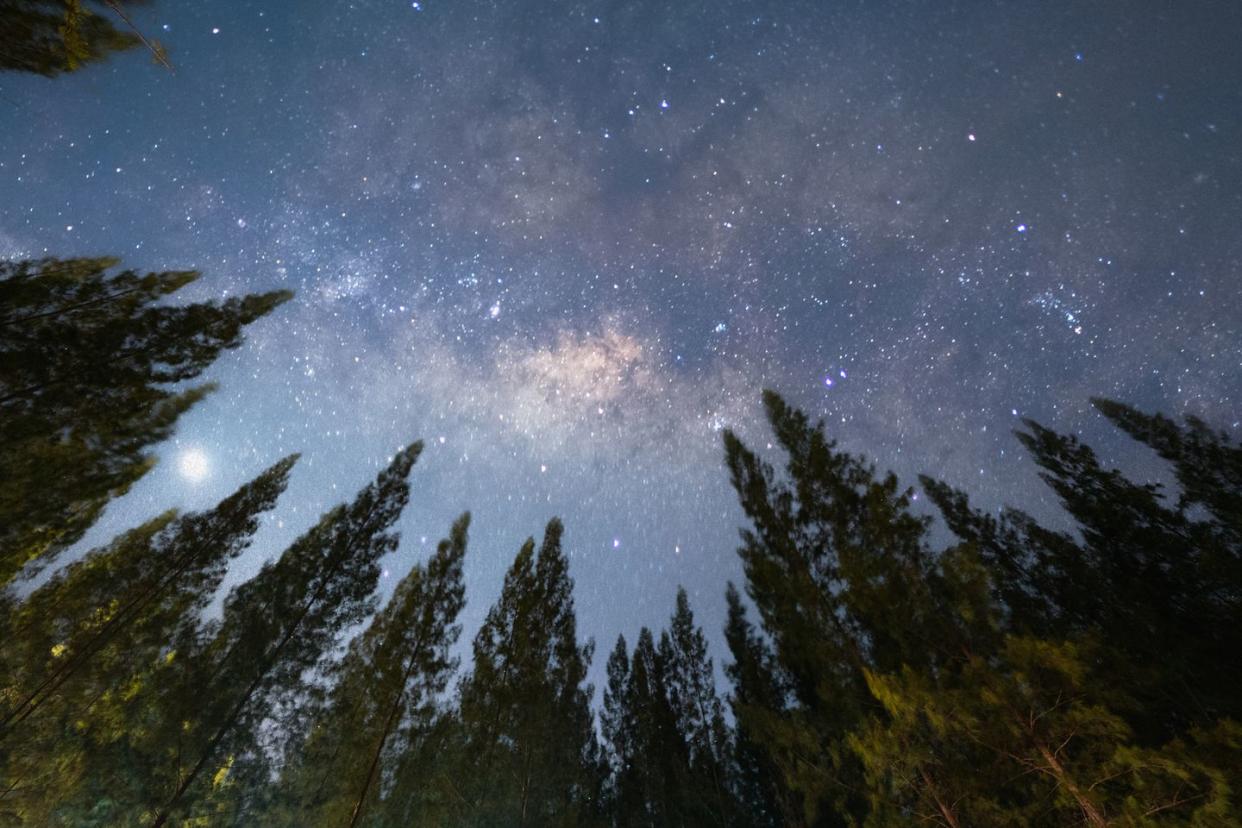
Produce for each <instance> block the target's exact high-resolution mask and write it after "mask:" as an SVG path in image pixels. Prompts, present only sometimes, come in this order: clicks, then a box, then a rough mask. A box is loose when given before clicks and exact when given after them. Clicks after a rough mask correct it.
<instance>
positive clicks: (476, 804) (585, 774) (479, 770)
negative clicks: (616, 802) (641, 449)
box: [457, 520, 599, 825]
mask: <svg viewBox="0 0 1242 828" xmlns="http://www.w3.org/2000/svg"><path fill="white" fill-rule="evenodd" d="M561 533H562V527H561V523H560V521H559V520H552V521H551V522H549V523H548V526H547V529H546V531H545V533H544V540H543V545H542V546H541V547H540V550H539V554H538V556H537V557H536V555H535V544H534V540H533V539H531V540H528V541H527V542H526V543H525V544H524V545H523V546H522V549H521V551H519V552H518V555H517V558H516V559H515V560H514V562H513V565H512V567H511V568H510V569H509V572H508V573H507V574H506V575H505V582H504V586H503V588H502V590H501V594H500V598H499V599H498V601H497V602H496V604H495V606H493V607H492V609H491V610H490V611H489V612H488V614H487V618H486V620H485V621H484V622H483V627H482V628H481V629H480V630H479V632H478V635H476V636H475V639H474V669H473V672H472V673H471V674H470V675H469V676H468V677H467V678H466V679H465V680H464V681H463V683H462V687H461V719H462V722H463V724H464V727H465V733H466V740H467V741H466V754H467V761H468V763H469V768H470V774H471V777H472V778H468V779H466V778H463V779H462V783H463V785H464V786H465V787H467V789H468V793H466V794H465V796H464V802H465V806H464V808H463V813H462V814H461V817H460V819H458V820H457V823H458V824H478V825H576V824H579V823H580V822H582V821H585V819H586V818H587V816H588V815H589V814H590V813H591V812H592V811H593V810H594V808H595V804H594V801H593V800H594V797H595V796H596V795H597V789H598V770H597V763H598V761H599V760H598V756H597V747H596V745H595V736H594V729H593V725H592V717H591V710H590V698H591V692H592V690H591V687H590V685H587V684H586V673H587V666H588V665H589V663H590V659H591V651H592V645H591V644H589V643H588V644H587V645H586V646H579V644H578V641H577V632H576V626H577V622H576V618H575V614H574V601H573V582H572V581H571V580H570V577H569V566H568V561H567V560H566V558H565V554H564V552H563V551H562V550H561Z"/></svg>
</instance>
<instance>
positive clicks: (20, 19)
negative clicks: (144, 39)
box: [0, 0, 141, 78]
mask: <svg viewBox="0 0 1242 828" xmlns="http://www.w3.org/2000/svg"><path fill="white" fill-rule="evenodd" d="M91 6H92V4H91V3H89V2H86V0H0V70H9V71H15V72H34V73H35V74H39V75H44V76H45V77H49V78H51V77H55V76H57V75H59V74H62V73H64V72H73V71H76V70H78V69H81V68H82V67H83V66H85V65H86V64H88V63H93V62H96V61H101V60H105V59H107V58H108V57H109V56H110V55H111V54H112V53H113V52H119V51H124V50H126V49H132V48H134V47H135V46H137V45H138V44H139V43H140V42H141V41H140V38H138V37H137V36H135V35H133V34H131V33H129V32H123V31H120V30H118V29H117V28H116V27H115V26H113V25H112V23H111V21H109V20H108V19H107V18H105V17H104V16H102V15H101V14H99V13H98V11H97V10H96V9H93V8H92V7H91Z"/></svg>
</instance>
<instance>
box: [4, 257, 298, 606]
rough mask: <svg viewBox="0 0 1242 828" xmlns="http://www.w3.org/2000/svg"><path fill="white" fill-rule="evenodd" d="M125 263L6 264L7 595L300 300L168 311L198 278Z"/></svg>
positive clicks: (131, 476)
mask: <svg viewBox="0 0 1242 828" xmlns="http://www.w3.org/2000/svg"><path fill="white" fill-rule="evenodd" d="M115 263H116V260H114V259H70V260H65V261H60V260H56V259H43V260H39V261H25V262H7V263H0V308H3V310H2V311H0V433H2V434H3V439H2V440H0V586H2V585H5V584H7V583H9V582H10V581H12V580H13V579H14V578H15V577H16V576H17V574H18V573H19V572H20V571H21V569H22V568H23V567H24V566H25V565H26V564H27V563H29V562H30V561H34V560H38V559H47V557H48V556H50V555H52V554H54V553H55V552H57V551H59V550H61V549H64V548H66V547H68V546H70V545H71V544H73V543H74V542H76V541H77V540H78V539H79V538H80V537H81V536H82V534H83V533H84V532H85V531H86V530H87V529H88V528H89V527H90V526H91V525H92V524H93V523H94V521H95V519H96V518H97V517H98V516H99V514H100V512H101V511H102V510H103V508H104V506H105V505H106V504H107V503H108V501H109V500H110V499H111V498H113V497H116V496H118V495H119V494H122V493H124V492H125V491H126V490H127V489H128V488H129V487H130V486H131V485H133V483H134V482H135V481H136V480H138V479H139V478H140V477H142V475H143V474H145V473H146V472H147V471H148V470H149V469H150V468H151V465H152V463H153V460H152V458H151V457H150V456H149V455H148V454H146V453H145V452H146V450H147V449H148V448H149V447H150V446H152V445H154V444H155V443H157V442H159V441H161V440H163V439H165V438H167V437H168V436H169V435H170V434H171V433H172V429H173V427H174V426H175V424H176V422H177V419H178V418H179V417H180V416H181V414H183V413H184V412H185V411H186V410H187V409H189V408H190V407H191V406H193V405H194V404H195V403H196V402H198V401H199V400H200V399H202V397H203V396H204V395H205V394H206V393H207V392H208V391H209V390H210V388H211V386H209V385H202V386H198V387H192V388H189V389H186V390H179V391H173V390H170V388H169V387H168V386H169V385H170V384H173V383H181V382H185V381H187V380H191V379H194V378H195V377H197V376H198V375H199V374H201V373H202V371H203V370H204V369H205V368H207V367H208V366H209V365H210V364H211V363H212V362H213V361H214V360H215V359H216V357H217V356H218V355H219V353H220V351H221V350H222V349H227V348H235V347H237V346H238V345H239V344H240V343H241V341H242V329H243V328H244V327H245V326H246V325H248V324H250V323H251V322H254V321H255V320H257V319H259V318H261V317H263V316H264V315H266V314H267V313H269V312H271V310H272V309H273V308H275V307H276V306H277V305H279V304H281V303H282V302H284V301H286V300H287V299H288V298H289V297H290V296H291V294H290V293H288V292H287V291H276V292H272V293H265V294H253V295H249V296H244V297H234V298H230V299H226V300H224V301H223V302H200V303H196V304H192V305H167V304H162V303H161V300H162V299H163V298H164V297H166V296H168V295H169V294H171V293H173V292H175V291H177V290H179V289H180V288H182V287H184V286H185V285H186V284H188V283H190V282H191V281H193V280H194V279H196V278H197V277H198V274H197V273H193V272H170V273H158V274H148V275H146V276H140V275H138V274H137V273H134V272H133V271H124V272H122V273H119V274H116V275H111V276H110V275H108V274H107V270H108V269H109V268H110V267H111V266H112V265H114V264H115Z"/></svg>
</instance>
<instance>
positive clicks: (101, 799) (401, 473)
mask: <svg viewBox="0 0 1242 828" xmlns="http://www.w3.org/2000/svg"><path fill="white" fill-rule="evenodd" d="M420 451H421V444H418V443H416V444H414V445H412V446H410V447H408V448H406V449H403V450H402V451H400V452H398V453H397V454H396V456H395V457H394V458H393V460H392V462H391V463H390V464H389V466H388V468H386V469H385V470H384V471H383V472H381V473H380V475H379V477H378V478H377V479H376V481H375V482H374V483H372V484H370V485H369V486H366V487H364V488H363V489H362V491H360V492H359V494H358V496H357V497H356V498H355V499H354V501H353V502H352V503H350V504H348V505H340V506H337V507H335V508H334V509H332V510H330V511H329V512H327V513H326V514H325V515H323V517H321V518H320V520H319V521H318V523H316V524H315V525H314V526H313V527H311V528H310V529H309V530H308V531H307V532H306V533H304V534H303V535H302V536H301V537H299V538H298V539H297V540H296V541H294V542H293V544H292V545H291V546H290V547H289V548H288V549H287V550H285V552H284V553H283V554H282V555H281V556H280V558H278V559H277V560H276V561H274V562H272V563H269V564H267V565H265V566H264V567H263V569H262V570H261V571H260V572H259V573H258V575H256V576H255V577H254V578H252V579H251V580H249V581H247V582H245V583H243V584H241V585H239V586H238V587H236V588H235V589H234V590H233V591H232V593H231V594H230V595H229V597H228V598H227V600H226V601H225V605H224V614H223V617H222V619H221V620H220V621H219V622H218V623H217V624H216V625H214V628H213V629H211V630H209V631H207V632H208V633H209V634H206V635H205V634H204V633H203V632H202V631H193V632H191V634H188V635H186V636H184V637H182V638H181V639H180V640H179V641H176V642H174V646H173V649H172V650H171V651H170V653H169V656H168V657H167V658H166V659H165V660H164V661H163V662H161V663H160V664H158V665H156V668H155V669H154V670H153V671H152V675H151V676H150V677H149V679H148V682H149V686H150V688H151V692H150V693H149V694H146V695H145V696H142V697H141V698H139V699H136V700H135V703H134V704H133V705H131V708H130V709H129V711H128V713H127V717H126V721H125V725H124V728H123V735H122V737H121V738H119V739H118V740H117V741H116V742H115V743H113V744H112V745H111V746H110V752H109V753H108V754H106V755H103V756H100V757H98V758H97V759H96V761H95V763H94V766H93V767H94V770H93V773H92V775H91V778H90V780H89V783H90V784H89V786H83V788H82V789H81V790H79V791H77V792H75V793H76V797H75V804H76V805H77V806H78V807H80V808H81V809H82V810H83V812H89V813H91V814H92V816H91V819H95V820H97V821H99V822H102V823H122V824H124V823H127V822H143V823H147V824H150V825H152V826H158V825H163V824H166V823H167V822H168V820H169V819H170V818H176V819H201V820H205V821H208V822H214V821H225V820H229V819H233V818H236V816H237V815H238V814H239V813H244V812H245V811H246V809H247V808H248V807H249V801H250V800H251V799H252V798H253V797H254V796H255V795H256V792H257V791H258V790H259V789H261V787H262V786H263V784H265V783H266V780H267V779H268V777H269V775H270V763H269V761H268V760H269V759H270V756H269V753H268V748H269V747H270V746H269V745H268V744H267V742H266V740H267V739H268V738H269V737H271V736H272V735H273V734H274V733H277V732H279V730H280V728H279V724H280V723H279V721H278V719H279V718H280V716H281V715H282V713H284V712H285V711H288V710H296V709H297V707H298V705H299V704H300V702H301V701H302V700H303V699H304V697H305V695H306V694H307V692H308V690H307V682H308V681H310V680H311V674H312V672H313V671H314V670H315V669H316V668H318V667H320V666H322V664H323V661H324V659H325V657H326V656H327V655H328V654H329V653H330V651H331V649H332V647H333V645H334V643H335V642H336V640H337V637H338V635H339V634H340V633H341V632H343V631H344V630H345V629H347V628H349V627H351V626H353V625H355V624H357V623H359V622H360V621H361V620H362V619H363V618H365V617H366V615H367V614H368V613H369V612H370V611H371V610H372V609H373V608H374V597H373V592H374V589H375V586H376V583H377V581H378V578H379V566H378V563H377V561H378V560H379V558H380V557H382V556H383V555H384V554H386V553H388V552H390V551H392V549H394V548H395V547H396V544H397V536H396V535H395V534H394V533H392V532H391V531H390V527H391V526H392V524H393V522H394V521H396V519H397V518H398V517H399V516H400V514H401V511H402V509H403V508H404V506H405V503H406V501H407V500H408V497H409V484H408V482H407V476H408V474H409V472H410V468H411V467H412V466H413V464H414V461H415V460H416V459H417V457H418V454H419V452H420ZM84 821H88V820H84Z"/></svg>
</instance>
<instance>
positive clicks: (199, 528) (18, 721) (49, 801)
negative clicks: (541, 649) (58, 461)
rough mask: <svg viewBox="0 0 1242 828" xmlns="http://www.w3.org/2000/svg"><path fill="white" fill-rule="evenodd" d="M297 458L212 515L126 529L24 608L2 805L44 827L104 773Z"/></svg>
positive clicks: (15, 651) (8, 660)
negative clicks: (153, 674) (157, 670)
mask: <svg viewBox="0 0 1242 828" xmlns="http://www.w3.org/2000/svg"><path fill="white" fill-rule="evenodd" d="M296 459H297V457H296V455H294V456H292V457H288V458H286V459H284V460H282V461H280V462H279V463H277V464H275V465H274V466H272V467H271V468H269V469H268V470H267V471H265V472H264V473H263V474H261V475H259V476H258V477H257V478H255V479H254V480H253V481H251V482H250V483H247V484H246V485H245V486H242V487H241V488H240V489H238V491H237V492H236V493H234V494H233V495H231V496H230V497H228V498H226V499H225V500H223V501H221V502H220V504H219V505H217V506H216V507H215V508H214V509H212V510H210V511H207V512H202V513H197V514H189V515H186V516H184V517H181V518H175V516H174V515H173V514H172V513H166V514H164V515H161V516H159V517H157V518H155V519H153V520H151V521H148V522H147V523H146V524H144V525H143V526H141V527H139V528H137V529H134V530H132V531H130V532H127V533H125V534H123V535H121V536H120V537H118V538H117V539H116V540H114V541H113V542H112V543H110V544H108V545H107V546H105V547H103V548H100V549H96V550H94V551H92V552H89V553H87V554H86V555H85V556H84V557H83V558H82V559H81V560H79V561H76V562H75V563H73V564H71V565H70V566H68V567H66V568H65V569H64V570H63V571H61V572H59V573H57V575H56V576H55V577H53V578H52V579H51V580H49V581H48V582H47V583H46V584H44V585H43V586H41V587H40V588H39V589H37V590H35V591H34V592H33V593H32V594H31V595H30V596H29V598H28V599H27V600H25V601H23V602H22V603H20V604H18V605H17V606H16V607H15V609H14V611H13V613H12V614H11V616H10V617H9V618H8V620H7V629H6V630H5V632H6V636H5V642H6V644H5V646H4V647H3V648H2V649H0V668H2V669H0V676H2V679H0V681H2V682H3V685H2V686H0V698H2V699H3V700H4V710H3V720H2V721H3V723H2V724H0V791H7V792H6V794H5V795H4V796H3V797H0V812H3V811H9V812H10V813H17V812H21V813H24V814H25V815H26V819H27V821H28V822H29V823H31V824H39V823H40V822H43V823H45V824H46V822H48V821H50V820H51V818H52V815H53V814H62V813H63V812H64V805H65V803H66V801H67V800H69V799H72V796H70V794H69V791H71V790H73V789H74V788H75V786H77V785H78V784H83V785H90V784H91V782H90V780H88V779H86V778H85V777H87V776H94V775H96V774H98V775H103V774H104V773H105V772H106V764H105V762H104V758H105V757H106V756H107V755H108V748H107V747H106V746H107V745H110V744H112V743H114V742H116V741H118V740H123V739H124V738H125V733H124V729H125V728H126V727H128V726H130V724H131V719H130V711H131V710H132V705H133V703H134V700H135V699H141V698H142V697H143V693H144V692H145V688H144V687H143V682H144V681H145V679H146V676H147V674H148V673H149V671H150V670H151V669H152V668H153V667H154V666H155V665H158V664H159V663H160V662H161V661H163V660H164V659H166V658H167V657H169V656H170V654H171V653H172V652H173V650H172V649H171V648H172V647H173V643H174V642H176V641H178V640H181V639H184V638H186V637H187V636H192V635H193V634H194V631H196V630H197V628H198V624H199V616H200V613H201V612H202V610H203V609H204V608H205V607H206V605H207V604H208V602H209V601H210V600H211V598H212V596H213V595H214V594H215V591H216V589H217V588H218V587H219V585H220V582H221V581H222V580H223V578H224V574H225V571H226V568H227V566H228V564H229V563H230V561H232V560H233V559H234V558H236V556H237V555H239V554H240V553H241V552H242V551H243V550H244V549H245V548H246V547H247V545H248V544H249V543H250V539H251V536H252V535H253V534H254V532H255V530H256V529H257V528H258V518H259V515H260V514H261V513H263V512H265V511H267V510H268V509H270V508H271V507H272V506H273V504H274V503H275V501H276V498H277V497H279V496H280V494H281V492H282V491H284V488H285V485H286V482H287V479H288V475H289V471H290V469H291V468H292V467H293V464H294V462H295V461H296ZM11 785H15V786H16V787H13V788H12V789H11V790H10V789H9V788H10V786H11Z"/></svg>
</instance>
